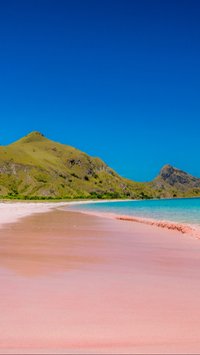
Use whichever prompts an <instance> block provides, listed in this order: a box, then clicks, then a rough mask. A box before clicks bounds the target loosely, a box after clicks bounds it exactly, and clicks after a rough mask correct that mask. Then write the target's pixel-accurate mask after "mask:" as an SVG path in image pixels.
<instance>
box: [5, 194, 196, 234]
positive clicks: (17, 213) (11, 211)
mask: <svg viewBox="0 0 200 355" xmlns="http://www.w3.org/2000/svg"><path fill="white" fill-rule="evenodd" d="M127 201H133V200H117V199H116V200H103V201H102V200H101V201H96V200H95V201H94V200H87V201H66V202H44V201H42V202H41V201H38V202H35V201H34V202H33V201H31V202H29V201H26V202H22V201H17V202H16V201H12V202H10V201H6V202H5V201H4V202H2V201H0V228H2V227H3V226H4V225H5V224H10V223H15V222H17V221H18V220H20V219H21V218H24V217H27V216H31V215H34V214H40V213H46V212H49V211H52V210H54V209H55V210H56V209H61V210H64V211H71V212H79V213H82V214H86V215H90V216H96V217H101V218H109V219H115V220H119V221H125V222H135V223H140V224H145V225H151V226H156V227H158V228H162V229H168V230H170V231H178V232H180V233H182V234H187V235H190V236H192V237H195V238H197V239H200V227H199V226H197V225H195V224H189V223H181V222H176V221H170V220H157V219H154V218H146V217H138V216H134V215H120V214H116V213H109V212H98V211H88V210H81V209H80V210H74V209H70V205H71V206H73V205H83V204H95V203H100V204H101V203H107V202H113V203H114V202H127ZM136 201H137V200H136ZM27 207H28V208H27ZM64 207H67V209H64Z"/></svg>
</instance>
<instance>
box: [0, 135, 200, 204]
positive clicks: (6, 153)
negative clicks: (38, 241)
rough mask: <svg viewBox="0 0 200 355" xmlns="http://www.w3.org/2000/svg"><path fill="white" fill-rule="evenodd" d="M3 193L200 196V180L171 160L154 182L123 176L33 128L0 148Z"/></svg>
mask: <svg viewBox="0 0 200 355" xmlns="http://www.w3.org/2000/svg"><path fill="white" fill-rule="evenodd" d="M0 196H1V197H2V198H3V197H9V198H25V199H26V198H27V199H36V198H40V199H49V198H61V199H62V198H133V199H141V198H160V197H187V196H200V179H198V178H195V177H193V176H192V175H190V174H187V173H186V172H184V171H182V170H179V169H177V168H174V167H173V166H171V165H170V164H166V165H165V166H164V167H163V168H162V169H161V171H160V173H159V175H158V176H157V177H156V178H155V179H154V180H153V181H151V182H148V183H142V182H135V181H132V180H129V179H126V178H123V177H121V176H120V175H119V174H118V173H117V172H115V171H114V170H113V169H112V168H110V167H109V166H108V165H107V164H106V163H105V162H104V161H103V160H101V159H100V158H96V157H92V156H89V155H88V154H86V153H85V152H82V151H81V150H78V149H76V148H74V147H71V146H68V145H65V144H61V143H58V142H54V141H52V140H50V139H48V138H46V137H45V136H44V135H43V134H42V133H40V132H38V131H33V132H30V133H29V134H27V135H26V136H24V137H22V138H21V139H19V140H18V141H16V142H14V143H11V144H10V145H8V146H1V147H0Z"/></svg>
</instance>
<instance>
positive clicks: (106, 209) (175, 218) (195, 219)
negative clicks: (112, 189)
mask: <svg viewBox="0 0 200 355" xmlns="http://www.w3.org/2000/svg"><path fill="white" fill-rule="evenodd" d="M70 209H73V210H78V211H85V212H87V211H88V212H90V213H91V212H98V213H99V212H102V213H112V214H115V215H126V216H132V217H133V216H135V217H141V218H151V219H156V220H165V221H171V222H179V223H186V224H195V225H198V226H200V198H179V199H162V200H139V201H112V202H106V201H101V202H92V203H83V204H77V205H76V204H75V205H72V206H70Z"/></svg>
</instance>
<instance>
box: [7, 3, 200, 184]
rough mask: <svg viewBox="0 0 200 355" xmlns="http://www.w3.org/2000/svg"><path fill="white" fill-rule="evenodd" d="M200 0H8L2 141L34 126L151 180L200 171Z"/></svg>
mask: <svg viewBox="0 0 200 355" xmlns="http://www.w3.org/2000/svg"><path fill="white" fill-rule="evenodd" d="M199 18H200V1H198V0H197V1H192V0H188V1H184V0H180V1H177V0H173V1H172V0H146V1H145V0H138V1H136V0H135V1H134V0H131V1H130V0H120V1H119V0H113V1H112V0H106V1H105V0H91V1H89V0H79V1H78V0H71V1H68V0H63V1H61V0H54V1H51V0H38V1H36V0H29V1H27V0H25V1H22V0H18V1H14V0H13V1H11V0H4V1H1V4H0V97H1V100H0V119H1V126H0V127H1V134H0V144H2V145H6V144H9V143H11V142H12V141H14V140H17V139H19V138H20V137H22V136H24V135H25V134H27V133H29V132H30V131H33V130H38V131H41V132H42V133H43V134H44V135H45V136H47V137H49V138H50V139H53V140H56V141H59V142H62V143H65V144H69V145H72V146H75V147H77V148H79V149H81V150H83V151H85V152H87V153H88V154H90V155H93V156H99V157H101V158H102V159H103V160H104V161H106V163H107V164H109V165H110V166H111V167H112V168H114V169H115V170H116V171H117V172H118V173H120V174H121V175H123V176H126V177H129V178H132V179H134V180H138V181H147V180H150V179H152V178H153V177H154V176H155V175H156V174H157V173H158V172H159V170H160V168H161V167H162V166H163V165H164V164H166V163H170V164H172V165H174V166H176V167H178V168H181V169H183V170H187V171H189V172H190V173H191V174H193V175H196V176H199V177H200V154H199V132H200V65H199V63H200V21H199Z"/></svg>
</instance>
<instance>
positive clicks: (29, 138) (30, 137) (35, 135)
mask: <svg viewBox="0 0 200 355" xmlns="http://www.w3.org/2000/svg"><path fill="white" fill-rule="evenodd" d="M46 139H47V138H45V136H44V134H42V133H41V132H39V131H33V132H30V133H29V134H27V135H26V136H25V137H23V138H21V139H20V140H19V142H22V143H32V142H39V141H43V140H46Z"/></svg>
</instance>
